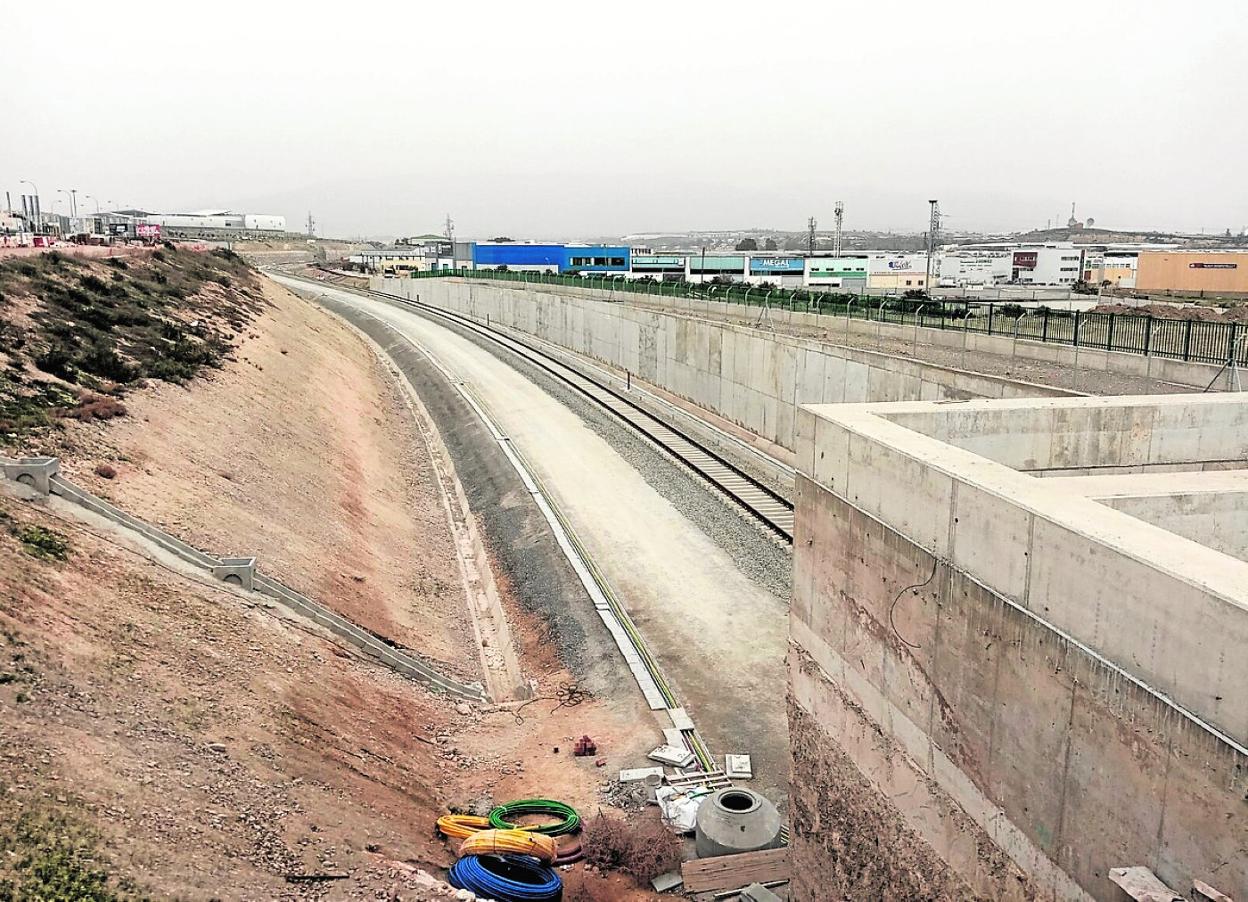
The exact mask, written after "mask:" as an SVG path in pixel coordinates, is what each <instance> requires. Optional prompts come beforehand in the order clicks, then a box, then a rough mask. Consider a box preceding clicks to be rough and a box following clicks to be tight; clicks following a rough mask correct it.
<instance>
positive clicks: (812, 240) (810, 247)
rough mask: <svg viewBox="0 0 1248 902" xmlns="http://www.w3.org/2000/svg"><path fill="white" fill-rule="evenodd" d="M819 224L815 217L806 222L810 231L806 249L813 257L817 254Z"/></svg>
mask: <svg viewBox="0 0 1248 902" xmlns="http://www.w3.org/2000/svg"><path fill="white" fill-rule="evenodd" d="M818 224H819V223H817V222H816V221H815V217H813V216H812V217H810V219H809V220H807V222H806V228H807V229H809V232H810V233H809V235H807V238H806V249H807V250H808V251H810V254H811V256H812V257H813V256H814V254H815V226H817V225H818Z"/></svg>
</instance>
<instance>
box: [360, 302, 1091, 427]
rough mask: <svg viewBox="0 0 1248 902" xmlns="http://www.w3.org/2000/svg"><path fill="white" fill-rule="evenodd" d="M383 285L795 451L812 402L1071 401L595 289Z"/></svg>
mask: <svg viewBox="0 0 1248 902" xmlns="http://www.w3.org/2000/svg"><path fill="white" fill-rule="evenodd" d="M373 287H374V288H375V289H377V290H380V291H385V292H388V293H390V294H396V295H399V296H402V297H406V298H419V300H421V301H423V302H424V303H427V304H432V305H434V306H437V307H441V308H444V309H449V310H453V311H456V312H458V313H463V314H467V315H468V316H471V317H473V318H475V319H478V320H480V321H481V322H485V321H486V320H487V318H488V319H489V320H490V321H491V322H497V323H500V324H502V325H505V326H509V327H511V328H514V329H517V330H519V331H521V332H525V333H528V334H531V335H535V336H537V337H538V338H541V339H544V340H546V341H549V342H551V343H553V344H556V345H560V346H561V347H564V348H568V349H570V350H572V351H576V352H578V353H580V354H584V355H586V356H588V357H592V358H594V359H596V360H600V361H603V362H604V363H607V364H610V365H612V366H615V367H618V368H619V369H622V370H628V371H630V372H632V373H633V374H634V375H636V376H637V377H639V378H641V379H643V380H645V381H646V382H649V383H650V384H652V385H655V386H657V387H659V388H661V389H664V390H666V391H668V392H671V393H672V394H674V395H677V396H679V397H682V398H685V399H686V400H688V401H691V402H692V403H694V404H697V405H699V406H700V407H703V408H705V409H707V410H710V411H713V412H715V413H717V414H719V415H720V416H722V417H724V418H725V419H728V420H730V421H731V422H733V423H736V424H737V425H738V426H741V427H743V428H745V429H748V430H750V431H751V432H753V433H755V434H757V435H761V436H763V437H764V438H766V439H768V440H770V441H773V442H775V443H777V444H779V445H781V446H782V447H784V448H787V449H789V450H793V448H794V447H795V444H794V439H795V429H794V421H795V416H796V411H797V407H798V406H799V405H801V404H811V403H827V402H838V403H839V402H847V401H848V402H855V401H858V402H861V401H894V400H908V399H915V400H918V399H927V400H939V399H948V398H955V399H957V398H1011V397H1043V396H1065V395H1069V394H1071V393H1069V392H1065V391H1062V390H1060V389H1051V388H1047V387H1044V386H1038V385H1031V384H1029V383H1023V382H1016V381H1013V380H1009V379H1001V378H997V377H994V376H985V375H980V374H977V373H968V372H964V371H960V370H955V369H950V368H946V367H940V366H935V365H931V364H924V363H917V362H914V361H911V360H906V359H904V358H900V357H892V356H889V355H886V354H876V353H873V352H870V351H859V350H855V349H850V348H841V347H835V346H831V345H827V344H823V343H820V342H814V341H807V340H803V339H799V338H793V337H789V336H783V335H777V334H775V333H774V332H770V331H767V330H765V329H755V328H750V327H747V326H743V325H739V324H734V323H727V322H718V321H714V320H708V319H705V318H701V317H694V316H683V315H678V314H676V313H674V312H670V311H663V310H659V309H641V308H638V307H635V306H631V305H625V304H620V303H613V302H611V301H610V300H609V299H601V298H597V297H594V296H593V295H594V293H593V292H588V291H585V292H578V291H574V292H572V293H564V292H560V293H555V292H553V291H551V290H549V289H548V288H541V289H539V287H538V286H530V287H528V288H526V287H525V286H524V285H523V284H519V285H517V284H514V283H506V284H502V285H500V284H494V283H485V282H474V281H471V280H464V279H374V280H373ZM599 294H601V292H600V293H599ZM630 300H631V298H630Z"/></svg>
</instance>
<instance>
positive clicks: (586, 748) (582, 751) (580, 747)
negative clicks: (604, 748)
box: [572, 736, 598, 758]
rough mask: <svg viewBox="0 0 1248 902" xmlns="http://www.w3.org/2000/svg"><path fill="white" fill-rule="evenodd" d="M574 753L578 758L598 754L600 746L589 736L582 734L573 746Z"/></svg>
mask: <svg viewBox="0 0 1248 902" xmlns="http://www.w3.org/2000/svg"><path fill="white" fill-rule="evenodd" d="M572 754H573V755H575V756H576V757H578V758H588V757H589V756H590V755H597V754H598V746H597V745H596V744H595V743H594V740H592V739H590V738H589V737H588V736H582V737H581V738H580V739H578V740H576V745H574V746H573V747H572Z"/></svg>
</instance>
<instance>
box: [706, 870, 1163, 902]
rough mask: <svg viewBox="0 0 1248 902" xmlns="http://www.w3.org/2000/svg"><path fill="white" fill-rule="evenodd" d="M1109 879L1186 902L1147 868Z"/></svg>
mask: <svg viewBox="0 0 1248 902" xmlns="http://www.w3.org/2000/svg"><path fill="white" fill-rule="evenodd" d="M686 879H688V878H686ZM1109 879H1110V880H1111V881H1112V882H1113V883H1114V884H1116V885H1117V886H1118V888H1119V889H1121V890H1122V891H1123V892H1124V893H1126V894H1127V895H1128V896H1130V897H1131V898H1132V899H1135V900H1136V902H1184V900H1183V897H1182V896H1180V895H1179V894H1178V893H1176V892H1175V891H1174V890H1172V889H1171V888H1170V887H1168V886H1166V885H1165V884H1164V883H1162V882H1161V880H1159V879H1158V878H1157V875H1156V874H1154V873H1153V872H1152V871H1150V870H1149V869H1148V868H1146V867H1130V868H1111V869H1110V872H1109Z"/></svg>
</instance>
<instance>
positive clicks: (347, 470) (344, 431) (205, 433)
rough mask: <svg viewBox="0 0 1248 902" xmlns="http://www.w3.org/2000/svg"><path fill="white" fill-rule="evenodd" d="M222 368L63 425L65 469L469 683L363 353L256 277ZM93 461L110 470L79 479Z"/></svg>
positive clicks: (462, 633)
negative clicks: (102, 415)
mask: <svg viewBox="0 0 1248 902" xmlns="http://www.w3.org/2000/svg"><path fill="white" fill-rule="evenodd" d="M265 286H266V289H265V290H266V296H267V298H268V299H269V301H270V302H271V303H272V304H273V307H272V308H271V309H270V310H269V311H268V313H267V314H266V315H265V316H264V317H263V318H262V319H261V320H259V321H257V322H256V323H255V325H254V326H253V328H252V329H251V331H250V335H249V336H248V338H247V340H246V341H245V342H244V343H243V345H242V347H241V348H240V349H239V350H238V351H237V357H238V360H237V363H236V364H235V365H232V366H230V367H228V368H227V369H225V370H223V371H220V372H217V373H213V374H210V376H209V379H208V380H197V382H196V383H195V384H194V385H193V386H192V387H191V388H190V389H189V390H188V389H185V388H180V387H178V386H176V385H169V384H162V385H158V386H156V387H155V388H154V389H151V390H149V391H145V392H144V393H142V394H141V395H136V396H135V397H134V398H133V399H132V400H130V401H129V402H128V406H129V409H130V414H131V415H130V417H128V418H125V419H123V420H120V421H118V422H116V423H115V424H114V425H112V426H108V427H99V426H96V427H90V426H88V427H86V428H81V429H75V430H74V431H73V432H72V433H71V436H72V439H71V440H72V441H73V443H74V445H75V450H76V451H77V452H78V453H77V454H75V455H74V456H73V457H72V458H71V459H67V460H66V461H65V462H64V469H65V470H66V471H67V473H68V474H69V475H70V476H71V478H73V479H75V480H78V481H80V482H82V483H84V484H85V485H86V486H87V487H88V488H90V489H91V490H92V491H97V492H99V493H101V494H104V495H106V496H107V497H109V498H110V500H112V501H114V502H115V503H117V504H119V505H120V506H121V507H123V508H125V509H126V510H127V511H129V512H131V513H133V514H135V515H137V516H140V517H144V518H146V519H149V520H152V521H154V522H156V523H158V524H159V525H161V526H162V527H163V528H165V529H168V530H169V531H170V532H172V533H174V534H175V535H178V536H179V537H181V538H183V539H185V540H187V541H189V542H190V543H191V544H193V545H197V546H199V547H202V548H206V549H208V550H211V551H219V552H223V553H224V552H238V553H247V554H255V555H256V556H257V557H258V558H259V563H260V566H261V568H262V569H264V570H265V571H266V572H270V573H272V574H274V575H275V576H277V577H278V578H280V579H282V580H284V581H286V582H288V583H290V584H291V585H292V586H294V587H295V588H297V589H299V590H300V591H302V592H304V593H306V594H308V595H310V596H311V597H313V598H315V599H318V600H321V601H323V602H324V603H326V604H329V605H330V606H331V607H333V608H334V609H335V610H337V611H338V612H339V613H341V614H343V615H345V616H348V617H351V618H352V619H354V620H356V621H357V622H359V623H361V624H363V625H364V626H366V627H368V628H369V629H371V630H373V631H374V632H377V633H379V634H381V635H383V636H385V637H387V638H390V639H393V640H394V641H396V642H398V643H400V644H402V645H405V646H408V647H410V648H413V649H415V650H417V651H419V652H420V653H421V654H423V655H425V656H426V657H428V658H430V659H432V660H435V661H437V662H438V663H439V667H440V668H441V669H443V670H444V671H446V672H449V673H454V674H457V675H459V676H461V677H467V678H474V677H476V678H479V677H480V665H479V657H478V655H477V652H476V649H475V647H474V645H473V642H472V633H471V628H470V626H469V621H468V614H467V611H466V609H465V607H464V603H463V598H462V591H461V590H460V585H461V583H460V575H459V571H458V569H457V564H456V559H455V549H454V545H453V542H452V539H451V536H450V533H449V532H448V530H447V528H446V515H445V512H444V510H443V508H442V505H441V501H440V498H439V496H438V494H437V489H436V484H435V483H434V481H433V480H434V474H433V472H432V471H431V469H430V466H429V460H428V456H427V454H426V453H425V451H424V449H423V448H421V447H419V446H418V445H417V441H418V433H417V432H416V431H415V426H414V424H413V422H412V419H411V414H410V411H409V410H408V408H407V407H406V405H405V404H404V403H403V400H402V398H401V397H400V396H399V395H398V394H397V392H396V389H395V387H394V385H393V382H392V380H391V378H390V377H389V375H388V374H387V373H386V372H385V371H384V370H383V369H382V368H381V367H380V365H379V364H378V362H377V360H376V358H375V357H374V355H373V353H372V351H371V350H370V349H369V348H368V347H367V346H365V345H364V343H363V342H362V341H361V340H360V339H359V338H358V337H356V336H355V335H354V334H353V333H352V332H350V331H349V330H347V329H345V328H343V327H342V326H341V325H340V324H338V323H337V322H335V321H334V320H332V319H330V318H329V316H327V315H326V314H324V313H323V312H321V311H319V310H317V309H316V308H315V307H312V306H311V305H307V304H304V303H303V302H302V301H299V300H298V299H296V298H294V297H292V296H291V295H289V294H287V293H286V292H284V291H281V290H280V289H277V288H275V287H274V286H273V285H272V283H270V282H268V281H267V280H266V281H265ZM98 463H108V464H109V465H111V466H113V467H114V468H115V469H116V470H117V477H116V478H115V479H112V480H105V479H101V478H100V477H98V476H96V475H95V474H94V472H93V471H94V468H95V466H96V465H97V464H98Z"/></svg>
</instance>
